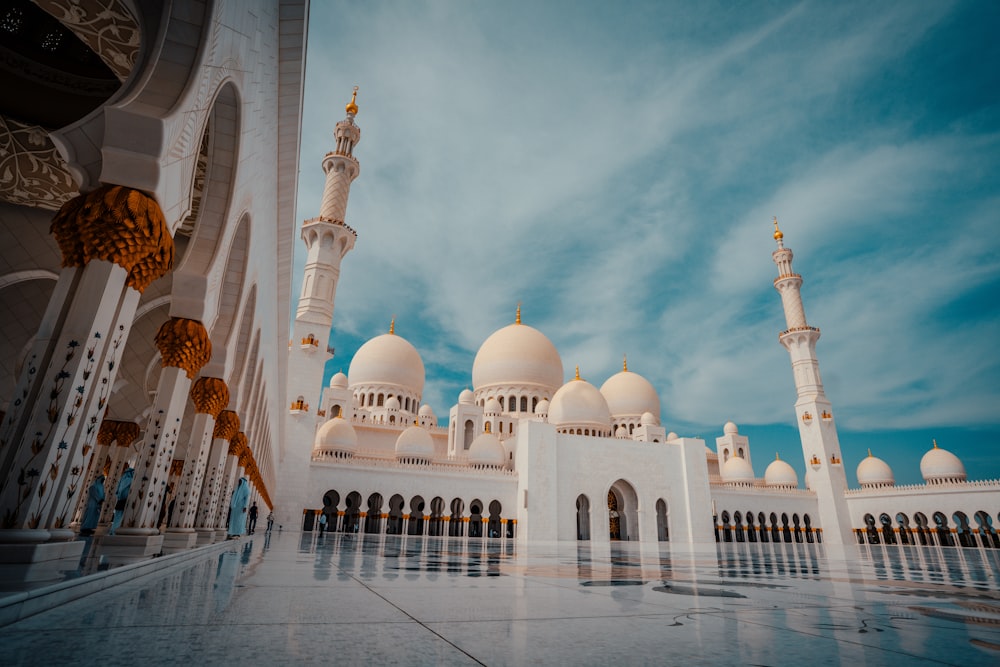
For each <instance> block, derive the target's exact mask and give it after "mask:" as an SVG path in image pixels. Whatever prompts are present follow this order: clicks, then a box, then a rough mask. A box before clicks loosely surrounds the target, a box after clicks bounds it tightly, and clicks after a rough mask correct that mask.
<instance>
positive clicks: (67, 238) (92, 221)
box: [49, 185, 174, 292]
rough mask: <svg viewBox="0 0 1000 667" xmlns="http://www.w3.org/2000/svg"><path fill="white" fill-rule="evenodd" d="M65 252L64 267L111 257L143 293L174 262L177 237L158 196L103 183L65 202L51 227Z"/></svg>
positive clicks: (131, 285) (110, 260)
mask: <svg viewBox="0 0 1000 667" xmlns="http://www.w3.org/2000/svg"><path fill="white" fill-rule="evenodd" d="M49 231H51V232H52V235H53V236H55V238H56V242H57V243H58V244H59V250H60V251H62V256H63V262H62V265H63V266H86V265H87V264H88V263H89V262H90V261H91V260H94V259H101V260H105V261H108V262H112V263H114V264H117V265H118V266H120V267H122V268H123V269H125V270H126V271H128V274H129V275H128V280H127V283H128V286H129V287H131V288H133V289H135V290H136V291H138V292H142V291H144V290H145V289H146V288H147V287H148V286H149V284H150V283H152V282H153V281H154V280H156V279H157V278H159V277H160V276H163V275H165V274H166V273H167V272H168V271H170V269H171V268H173V264H174V240H173V238H172V237H171V236H170V229H169V228H168V227H167V223H166V221H165V220H164V218H163V211H161V210H160V205H159V204H157V203H156V200H155V199H153V198H152V197H149V196H147V195H145V194H143V193H142V192H139V191H138V190H132V189H130V188H126V187H122V186H120V185H102V186H101V187H99V188H97V189H96V190H94V191H93V192H90V193H87V194H85V195H80V196H79V197H74V198H73V199H71V200H70V201H68V202H66V204H64V205H63V207H62V208H61V209H59V212H58V213H56V215H55V217H54V218H52V226H51V228H50V230H49Z"/></svg>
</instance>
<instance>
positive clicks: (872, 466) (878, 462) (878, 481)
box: [856, 449, 896, 486]
mask: <svg viewBox="0 0 1000 667" xmlns="http://www.w3.org/2000/svg"><path fill="white" fill-rule="evenodd" d="M856 474H857V476H858V484H860V485H861V486H893V485H895V484H896V477H895V475H893V474H892V468H890V467H889V464H888V463H886V462H885V461H883V460H882V459H880V458H879V457H877V456H872V451H871V450H870V449H869V450H868V456H867V458H864V459H861V463H859V464H858V469H857V471H856Z"/></svg>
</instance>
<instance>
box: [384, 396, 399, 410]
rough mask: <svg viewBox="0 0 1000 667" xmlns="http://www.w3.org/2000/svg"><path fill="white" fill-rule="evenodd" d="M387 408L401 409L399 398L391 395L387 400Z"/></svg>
mask: <svg viewBox="0 0 1000 667" xmlns="http://www.w3.org/2000/svg"><path fill="white" fill-rule="evenodd" d="M385 409H386V410H399V399H398V398H396V397H395V396H390V397H389V398H388V399H386V402H385Z"/></svg>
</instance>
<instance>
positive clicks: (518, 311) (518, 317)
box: [514, 301, 521, 324]
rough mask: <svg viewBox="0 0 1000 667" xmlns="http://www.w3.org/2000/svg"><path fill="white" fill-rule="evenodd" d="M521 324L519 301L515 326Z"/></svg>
mask: <svg viewBox="0 0 1000 667" xmlns="http://www.w3.org/2000/svg"><path fill="white" fill-rule="evenodd" d="M520 323H521V302H520V301H518V302H517V315H516V316H514V324H520Z"/></svg>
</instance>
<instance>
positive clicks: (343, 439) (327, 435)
mask: <svg viewBox="0 0 1000 667" xmlns="http://www.w3.org/2000/svg"><path fill="white" fill-rule="evenodd" d="M313 450H314V451H317V452H320V451H322V452H350V453H352V454H353V453H354V452H356V451H358V434H357V433H355V432H354V427H353V426H351V423H350V422H349V421H347V420H346V419H344V418H343V417H334V418H333V419H329V420H327V421H326V422H325V423H324V424H323V425H322V426H320V427H319V430H318V431H317V432H316V446H315V447H314V448H313Z"/></svg>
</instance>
